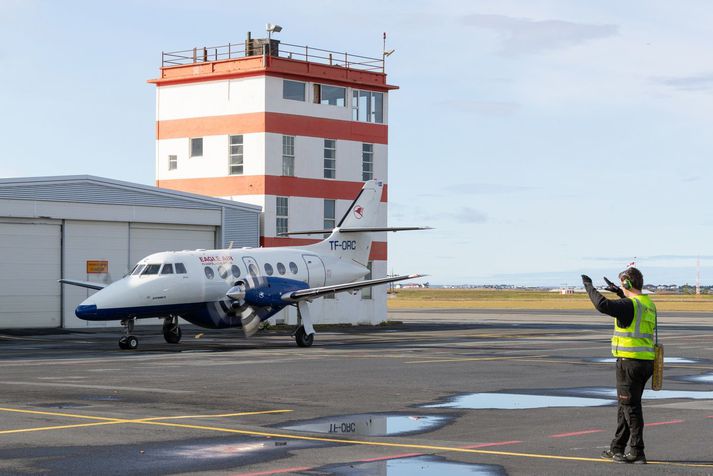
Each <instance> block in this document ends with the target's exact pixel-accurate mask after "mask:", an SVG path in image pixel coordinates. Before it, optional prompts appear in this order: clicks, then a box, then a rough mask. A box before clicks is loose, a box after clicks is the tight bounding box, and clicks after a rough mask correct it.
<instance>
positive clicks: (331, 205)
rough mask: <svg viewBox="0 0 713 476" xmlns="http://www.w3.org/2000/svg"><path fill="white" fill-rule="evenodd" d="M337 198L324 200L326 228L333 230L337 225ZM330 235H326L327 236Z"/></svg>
mask: <svg viewBox="0 0 713 476" xmlns="http://www.w3.org/2000/svg"><path fill="white" fill-rule="evenodd" d="M335 202H336V201H335V200H328V199H325V200H324V229H325V230H331V229H333V228H334V227H335V226H336V220H335V209H336V205H335ZM327 236H329V235H326V236H325V238H326V237H327Z"/></svg>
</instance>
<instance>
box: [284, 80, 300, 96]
mask: <svg viewBox="0 0 713 476" xmlns="http://www.w3.org/2000/svg"><path fill="white" fill-rule="evenodd" d="M282 98H283V99H290V100H292V101H304V100H305V83H301V82H299V81H290V80H288V79H283V80H282Z"/></svg>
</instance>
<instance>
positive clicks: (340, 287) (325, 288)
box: [282, 274, 426, 302]
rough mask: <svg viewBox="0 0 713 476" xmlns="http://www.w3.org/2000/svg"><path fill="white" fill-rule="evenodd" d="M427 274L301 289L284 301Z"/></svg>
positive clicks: (298, 299) (315, 296)
mask: <svg viewBox="0 0 713 476" xmlns="http://www.w3.org/2000/svg"><path fill="white" fill-rule="evenodd" d="M424 276H426V275H425V274H405V275H402V276H392V277H390V278H379V279H370V280H368V281H357V282H354V283H346V284H334V285H332V286H322V287H319V288H308V289H300V290H299V291H292V292H289V293H285V294H283V295H282V300H283V301H293V302H294V301H302V300H305V299H314V298H318V297H321V296H324V295H325V294H332V293H339V292H343V291H353V290H356V289H361V288H366V287H369V286H376V285H379V284H386V283H393V282H395V281H403V280H404V279H415V278H422V277H424Z"/></svg>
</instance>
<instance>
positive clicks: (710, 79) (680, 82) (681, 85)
mask: <svg viewBox="0 0 713 476" xmlns="http://www.w3.org/2000/svg"><path fill="white" fill-rule="evenodd" d="M654 82H656V83H658V84H661V85H663V86H666V87H669V88H673V89H676V90H678V91H694V92H699V91H713V73H707V74H701V75H698V76H682V77H678V78H654Z"/></svg>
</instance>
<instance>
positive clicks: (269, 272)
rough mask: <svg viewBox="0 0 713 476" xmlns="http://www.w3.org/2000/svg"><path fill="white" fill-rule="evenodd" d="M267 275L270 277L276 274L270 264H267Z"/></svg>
mask: <svg viewBox="0 0 713 476" xmlns="http://www.w3.org/2000/svg"><path fill="white" fill-rule="evenodd" d="M265 273H267V275H268V276H272V273H274V271H273V270H272V265H271V264H270V263H265Z"/></svg>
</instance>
